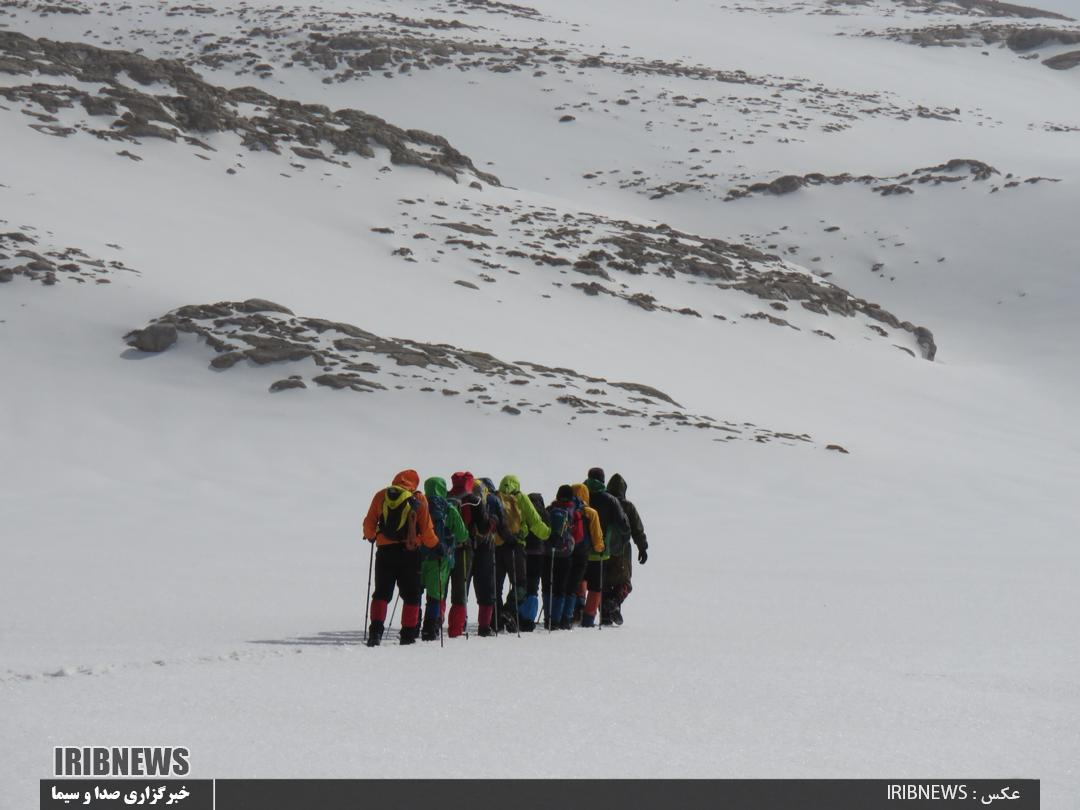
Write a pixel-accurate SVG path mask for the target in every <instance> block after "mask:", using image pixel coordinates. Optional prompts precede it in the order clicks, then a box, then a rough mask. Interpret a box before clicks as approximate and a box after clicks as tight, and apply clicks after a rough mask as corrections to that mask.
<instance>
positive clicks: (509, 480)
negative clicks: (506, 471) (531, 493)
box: [499, 475, 521, 495]
mask: <svg viewBox="0 0 1080 810" xmlns="http://www.w3.org/2000/svg"><path fill="white" fill-rule="evenodd" d="M499 492H502V493H503V494H505V495H517V494H518V493H519V492H521V482H520V481H518V479H517V476H516V475H504V476H503V479H502V481H500V482H499Z"/></svg>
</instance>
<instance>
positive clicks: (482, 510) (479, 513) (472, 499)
mask: <svg viewBox="0 0 1080 810" xmlns="http://www.w3.org/2000/svg"><path fill="white" fill-rule="evenodd" d="M458 511H459V512H460V513H461V520H462V521H463V522H464V523H465V528H466V529H468V530H469V537H471V538H472V539H473V540H475V541H479V542H481V543H483V542H486V541H487V539H488V533H489V526H490V525H491V518H490V517H489V515H488V511H487V505H486V504H485V503H484V499H483V498H482V497H480V495H478V494H477V493H476V492H468V493H466V494H464V495H462V496H461V497H460V498H458Z"/></svg>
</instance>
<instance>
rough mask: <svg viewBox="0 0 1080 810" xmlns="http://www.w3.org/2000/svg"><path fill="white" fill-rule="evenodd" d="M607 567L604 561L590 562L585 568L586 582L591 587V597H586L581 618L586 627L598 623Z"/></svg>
mask: <svg viewBox="0 0 1080 810" xmlns="http://www.w3.org/2000/svg"><path fill="white" fill-rule="evenodd" d="M605 567H606V563H605V561H604V560H589V564H588V566H587V567H586V568H585V581H586V582H587V583H588V586H589V595H588V596H587V597H585V612H584V614H583V615H582V617H581V624H582V625H583V626H585V627H589V626H591V625H592V624H593V623H594V622H595V621H596V617H597V613H599V612H600V600H601V596H602V594H601V589H602V586H603V584H604V573H605V571H604V569H605Z"/></svg>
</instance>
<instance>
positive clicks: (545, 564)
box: [525, 554, 551, 596]
mask: <svg viewBox="0 0 1080 810" xmlns="http://www.w3.org/2000/svg"><path fill="white" fill-rule="evenodd" d="M545 574H547V575H550V574H551V554H526V555H525V595H526V596H536V595H537V594H538V593H539V592H540V580H541V579H542V578H544V579H546V578H547V577H546V576H545Z"/></svg>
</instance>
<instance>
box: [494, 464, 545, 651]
mask: <svg viewBox="0 0 1080 810" xmlns="http://www.w3.org/2000/svg"><path fill="white" fill-rule="evenodd" d="M499 503H500V504H501V505H502V511H503V522H502V525H501V526H500V527H499V531H498V533H497V534H496V537H495V596H496V602H497V605H501V606H502V607H501V608H498V609H499V610H500V617H499V618H501V619H502V623H503V625H504V626H505V627H506V629H507V630H508V631H509V632H511V633H512V632H514V631H515V630H516V629H517V628H518V627H519V624H518V619H519V612H520V610H521V608H522V606H523V605H524V603H525V599H526V597H525V587H524V586H525V574H526V571H525V547H524V545H522V544H523V542H524V540H525V538H526V537H527V536H528V535H529V533H530V532H532V533H533V534H535V535H536V537H538V538H539V539H540V540H541V541H544V540H547V539H548V536H549V535H550V534H551V530H550V529H549V528H548V526H547V524H546V523H544V521H543V520H542V519H541V518H540V515H539V514H538V513H537V511H536V507H535V506H533V504H532V501H530V500H529V498H528V496H527V495H526V494H525V493H524V492H522V491H521V483H520V482H519V481H518V479H517V476H514V475H505V476H503V479H502V480H501V481H500V482H499ZM504 578H506V579H508V580H509V583H510V593H509V595H508V596H507V599H506V602H505V603H503V601H502V586H503V579H504ZM532 619H533V621H535V619H536V611H535V610H533V614H532Z"/></svg>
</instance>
